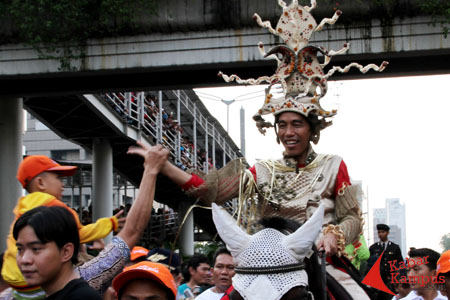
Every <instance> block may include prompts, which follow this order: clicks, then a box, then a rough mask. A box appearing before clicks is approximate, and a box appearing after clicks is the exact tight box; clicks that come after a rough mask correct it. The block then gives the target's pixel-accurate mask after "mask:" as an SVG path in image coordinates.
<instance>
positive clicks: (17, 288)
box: [2, 155, 123, 299]
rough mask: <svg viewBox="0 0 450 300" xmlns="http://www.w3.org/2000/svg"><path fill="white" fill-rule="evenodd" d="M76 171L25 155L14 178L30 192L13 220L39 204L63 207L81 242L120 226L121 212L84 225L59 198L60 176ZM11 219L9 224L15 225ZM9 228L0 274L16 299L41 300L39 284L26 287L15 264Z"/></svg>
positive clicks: (61, 184) (19, 203) (70, 167)
mask: <svg viewBox="0 0 450 300" xmlns="http://www.w3.org/2000/svg"><path fill="white" fill-rule="evenodd" d="M76 171H77V167H76V166H62V165H60V164H58V163H57V162H55V161H54V160H52V159H50V158H48V157H47V156H44V155H30V156H27V157H26V158H25V159H24V160H23V161H22V163H21V164H20V165H19V168H18V171H17V179H18V180H19V181H20V183H21V184H22V187H23V188H24V189H26V190H27V192H28V193H29V194H28V195H27V196H25V197H21V198H20V199H19V200H18V202H17V205H16V207H15V208H14V211H13V212H14V215H15V220H14V222H15V221H16V220H17V219H18V218H19V217H20V216H21V215H22V214H24V213H25V212H27V211H29V210H31V209H33V208H35V207H38V206H62V207H64V208H66V209H67V210H69V211H70V212H71V213H72V214H73V216H74V217H75V220H76V223H77V226H78V230H79V234H80V243H88V242H91V241H95V240H98V239H101V238H104V237H105V236H107V235H108V234H109V233H110V232H111V231H112V230H117V229H118V228H119V219H118V217H119V216H120V214H121V212H120V213H119V214H117V215H115V216H113V217H111V218H101V219H98V220H97V222H95V223H93V224H89V225H86V226H83V225H82V224H81V222H80V219H79V218H78V215H77V213H76V212H75V211H74V210H72V209H71V208H70V207H68V206H67V205H66V204H64V203H63V202H62V201H61V200H59V199H61V197H62V192H63V191H64V184H63V182H62V181H61V177H63V176H72V175H73V174H75V172H76ZM14 222H13V223H12V225H14ZM120 222H123V219H120ZM11 230H12V226H11V228H10V234H9V235H8V239H7V247H8V248H7V250H6V251H5V255H4V261H3V268H2V276H3V278H4V280H5V281H6V282H8V284H9V285H10V286H11V287H12V288H13V289H14V295H15V297H16V299H17V298H19V299H20V298H23V296H25V298H27V299H43V296H44V293H43V292H42V290H41V289H40V288H39V287H38V286H28V285H27V284H26V282H25V279H24V277H23V275H22V273H21V272H20V270H19V268H18V266H17V262H16V255H17V247H16V241H15V239H14V237H13V236H12V231H11Z"/></svg>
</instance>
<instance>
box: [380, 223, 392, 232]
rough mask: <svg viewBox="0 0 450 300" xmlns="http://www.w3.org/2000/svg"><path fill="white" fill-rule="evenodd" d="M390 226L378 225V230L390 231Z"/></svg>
mask: <svg viewBox="0 0 450 300" xmlns="http://www.w3.org/2000/svg"><path fill="white" fill-rule="evenodd" d="M389 229H390V228H389V226H387V225H386V224H377V230H386V231H389Z"/></svg>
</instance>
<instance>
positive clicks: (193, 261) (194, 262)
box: [183, 254, 209, 282]
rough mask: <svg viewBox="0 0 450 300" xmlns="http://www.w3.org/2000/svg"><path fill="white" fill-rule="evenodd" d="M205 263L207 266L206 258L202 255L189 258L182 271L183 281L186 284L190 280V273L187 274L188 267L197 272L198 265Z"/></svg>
mask: <svg viewBox="0 0 450 300" xmlns="http://www.w3.org/2000/svg"><path fill="white" fill-rule="evenodd" d="M202 263H205V264H209V260H208V258H207V257H206V256H205V255H203V254H195V255H193V256H191V258H189V260H187V262H186V266H185V268H184V271H183V277H184V281H185V282H188V281H189V280H190V279H191V273H190V272H189V267H192V268H193V269H194V270H197V268H198V266H200V264H202Z"/></svg>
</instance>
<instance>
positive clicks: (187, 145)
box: [97, 90, 240, 172]
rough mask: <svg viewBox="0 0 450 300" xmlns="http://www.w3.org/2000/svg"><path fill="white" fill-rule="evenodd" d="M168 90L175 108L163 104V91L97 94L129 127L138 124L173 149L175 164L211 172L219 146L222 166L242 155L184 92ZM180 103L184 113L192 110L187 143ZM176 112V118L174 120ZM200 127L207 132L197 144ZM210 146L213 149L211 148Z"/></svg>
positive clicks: (138, 127) (152, 136)
mask: <svg viewBox="0 0 450 300" xmlns="http://www.w3.org/2000/svg"><path fill="white" fill-rule="evenodd" d="M165 93H166V94H168V95H169V96H174V97H175V98H176V100H177V109H176V110H175V111H170V108H168V107H163V106H164V104H165V103H166V101H163V93H162V92H161V91H160V92H159V93H158V96H157V97H152V96H150V92H127V93H122V92H118V93H107V94H100V95H97V96H99V97H100V98H101V99H103V100H105V101H106V102H107V103H108V104H109V105H110V106H111V107H112V109H113V110H114V111H115V112H116V113H117V114H118V115H119V116H121V117H122V118H123V119H124V120H126V122H127V123H128V124H129V125H130V126H134V127H136V128H137V129H138V130H140V131H141V132H142V133H144V134H146V135H147V136H148V137H149V138H150V139H152V140H153V142H155V143H160V144H162V145H163V146H164V147H166V148H167V149H168V150H169V151H170V154H171V156H172V158H173V160H174V161H175V164H176V165H177V166H179V167H180V168H183V169H188V168H197V169H199V170H202V171H204V172H208V170H209V169H210V167H211V166H210V164H212V166H216V165H217V163H216V157H215V156H216V146H218V147H219V149H221V150H222V153H223V157H222V160H223V161H222V164H221V165H222V166H223V165H225V164H226V162H227V161H229V160H231V159H235V158H237V157H238V156H240V153H239V151H237V152H236V151H234V150H233V148H232V147H231V146H230V144H229V143H228V142H227V140H226V138H225V137H224V136H223V134H221V133H220V132H219V131H218V130H217V128H215V125H214V124H213V123H212V122H210V121H208V118H207V117H206V116H204V115H203V114H202V113H201V111H200V110H199V109H198V108H197V106H196V104H195V102H194V101H192V100H191V99H190V97H189V96H188V95H187V94H186V92H185V91H183V90H172V91H166V92H165ZM181 105H183V108H184V109H183V113H189V114H190V115H191V117H192V120H193V124H192V125H193V131H194V136H193V137H192V139H193V141H188V142H186V141H185V139H183V138H182V137H181V130H182V128H181V124H180V123H179V122H180V111H181V109H182V108H181ZM174 115H175V116H176V119H174V117H173V116H174ZM197 130H200V131H203V132H204V137H205V144H204V145H199V144H198V141H197ZM210 147H211V148H212V151H210V150H209V149H210ZM200 153H201V154H200ZM210 155H212V156H210ZM202 156H203V157H202ZM209 160H211V162H209Z"/></svg>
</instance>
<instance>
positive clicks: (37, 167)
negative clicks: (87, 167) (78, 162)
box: [17, 155, 77, 188]
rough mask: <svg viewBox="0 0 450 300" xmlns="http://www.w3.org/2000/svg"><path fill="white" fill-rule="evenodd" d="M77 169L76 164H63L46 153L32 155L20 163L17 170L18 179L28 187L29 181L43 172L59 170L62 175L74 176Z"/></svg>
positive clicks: (24, 186)
mask: <svg viewBox="0 0 450 300" xmlns="http://www.w3.org/2000/svg"><path fill="white" fill-rule="evenodd" d="M76 171H77V167H76V166H61V165H60V164H58V163H57V162H56V161H54V160H53V159H50V158H49V157H47V156H45V155H30V156H27V157H25V158H24V159H23V161H22V162H21V163H20V165H19V169H18V170H17V179H18V180H19V181H20V183H21V184H22V186H23V188H26V186H27V185H28V183H30V181H31V180H32V179H33V178H34V177H36V176H37V175H39V174H41V173H42V172H58V173H60V174H61V175H62V176H72V175H73V174H75V172H76Z"/></svg>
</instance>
